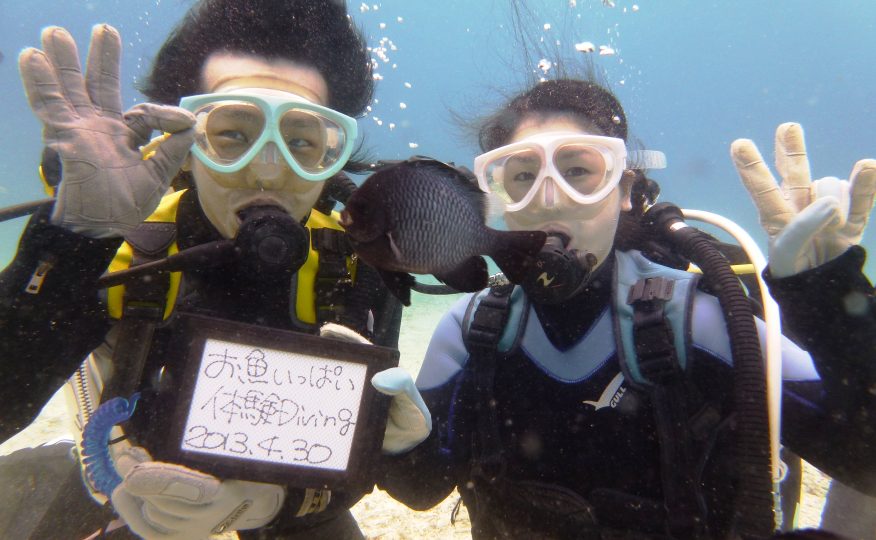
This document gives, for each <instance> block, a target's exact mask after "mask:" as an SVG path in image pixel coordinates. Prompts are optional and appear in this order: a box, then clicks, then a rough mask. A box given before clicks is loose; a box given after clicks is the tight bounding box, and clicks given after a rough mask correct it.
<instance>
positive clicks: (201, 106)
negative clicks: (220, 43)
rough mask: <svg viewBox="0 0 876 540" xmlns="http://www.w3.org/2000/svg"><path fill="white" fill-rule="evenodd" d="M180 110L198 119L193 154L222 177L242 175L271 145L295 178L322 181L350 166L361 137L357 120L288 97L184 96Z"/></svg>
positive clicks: (283, 94) (244, 94)
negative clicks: (232, 174)
mask: <svg viewBox="0 0 876 540" xmlns="http://www.w3.org/2000/svg"><path fill="white" fill-rule="evenodd" d="M179 106H180V107H182V108H183V109H186V110H189V111H191V112H192V113H193V114H194V115H195V119H196V123H195V143H194V144H193V145H192V153H193V154H194V155H195V156H196V157H197V158H198V159H199V160H200V161H201V162H202V163H204V165H206V166H207V167H209V168H211V169H213V170H214V171H216V172H219V173H233V172H237V171H239V170H241V169H243V168H244V167H246V166H247V165H248V164H249V163H250V162H251V161H252V160H253V158H255V157H256V156H257V155H259V153H260V152H262V150H263V149H265V146H266V145H268V143H271V142H272V143H274V145H276V148H277V149H279V151H280V154H281V155H282V156H283V158H284V160H285V161H286V163H287V164H288V165H289V167H290V168H291V169H292V170H293V171H295V174H297V175H298V176H300V177H301V178H303V179H304V180H309V181H312V182H318V181H322V180H325V179H327V178H329V177H330V176H333V175H335V174H336V173H338V172H339V171H340V170H341V168H342V167H343V166H344V165H345V164H346V163H347V160H348V159H350V154H351V153H352V152H353V144H354V143H355V141H356V136H357V134H358V128H357V125H356V120H354V119H353V118H350V117H349V116H347V115H345V114H341V113H339V112H337V111H334V110H332V109H329V108H328V107H323V106H321V105H316V104H315V103H312V102H311V101H309V100H307V99H306V98H303V97H301V96H298V95H295V94H291V93H288V92H279V91H264V92H255V91H253V90H248V91H241V92H239V93H238V92H236V91H232V92H227V93H219V94H202V95H197V96H186V97H184V98H182V100H180V104H179Z"/></svg>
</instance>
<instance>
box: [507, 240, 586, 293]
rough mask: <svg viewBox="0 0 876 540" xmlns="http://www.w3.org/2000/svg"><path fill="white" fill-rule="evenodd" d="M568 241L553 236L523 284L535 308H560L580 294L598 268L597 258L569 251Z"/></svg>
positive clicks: (539, 253) (576, 251) (531, 267)
mask: <svg viewBox="0 0 876 540" xmlns="http://www.w3.org/2000/svg"><path fill="white" fill-rule="evenodd" d="M568 245H569V237H568V236H566V235H565V234H562V233H550V234H549V235H548V238H547V241H546V242H545V244H544V246H543V247H542V248H541V251H539V252H538V254H537V255H536V256H535V257H534V260H533V261H532V264H531V265H530V266H529V271H528V272H527V274H526V277H525V278H524V280H523V282H522V283H521V284H520V286H521V287H523V290H524V291H525V292H526V295H527V296H528V297H529V299H530V300H531V301H532V302H533V303H536V304H547V305H552V304H559V303H562V302H564V301H566V300H568V299H569V298H572V297H574V296H575V295H576V294H578V293H580V292H581V291H582V290H583V289H584V287H585V286H586V285H587V283H588V282H589V281H590V276H591V274H592V273H593V270H594V268H595V267H596V263H597V261H596V256H595V255H594V254H592V253H589V252H586V251H580V250H577V249H567V246H568Z"/></svg>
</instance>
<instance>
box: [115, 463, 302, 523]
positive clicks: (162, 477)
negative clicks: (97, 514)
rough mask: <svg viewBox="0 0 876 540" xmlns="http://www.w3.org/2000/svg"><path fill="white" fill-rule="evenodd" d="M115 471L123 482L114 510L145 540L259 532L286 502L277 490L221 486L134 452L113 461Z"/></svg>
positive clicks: (261, 486)
mask: <svg viewBox="0 0 876 540" xmlns="http://www.w3.org/2000/svg"><path fill="white" fill-rule="evenodd" d="M115 465H116V470H117V471H118V472H119V474H120V475H122V476H123V477H124V481H122V483H121V484H119V485H118V487H116V489H115V490H114V491H113V493H112V497H111V499H112V503H113V508H114V509H115V511H116V512H117V513H118V514H119V516H120V517H121V518H122V519H123V520H124V521H125V523H127V525H128V527H129V528H130V529H131V530H132V531H133V532H135V533H136V534H137V535H138V536H141V537H143V538H146V539H158V538H160V539H163V540H198V539H206V538H208V537H209V536H210V535H212V534H219V533H224V532H228V531H237V530H243V529H257V528H260V527H264V526H265V525H267V524H268V523H270V522H271V521H272V520H273V519H274V517H275V516H276V515H277V514H278V513H279V512H280V509H281V508H282V506H283V499H284V498H285V496H286V491H285V489H284V488H283V487H282V486H276V485H273V484H262V483H259V482H247V481H244V480H220V479H218V478H216V477H214V476H211V475H209V474H204V473H202V472H199V471H195V470H193V469H189V468H188V467H183V466H182V465H176V464H173V463H163V462H160V461H152V459H151V457H150V456H149V454H148V453H147V452H146V451H145V450H144V449H142V448H140V447H137V446H134V447H132V448H130V449H128V450H126V451H125V452H123V453H122V455H120V456H117V457H116V460H115Z"/></svg>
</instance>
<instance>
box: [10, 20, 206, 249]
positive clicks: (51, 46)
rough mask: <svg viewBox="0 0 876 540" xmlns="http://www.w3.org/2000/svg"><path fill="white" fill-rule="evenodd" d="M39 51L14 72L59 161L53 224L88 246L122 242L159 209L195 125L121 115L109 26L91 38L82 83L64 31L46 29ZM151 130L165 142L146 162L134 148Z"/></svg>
mask: <svg viewBox="0 0 876 540" xmlns="http://www.w3.org/2000/svg"><path fill="white" fill-rule="evenodd" d="M42 45H43V50H42V51H41V50H38V49H34V48H29V49H25V50H24V51H22V53H21V55H20V56H19V59H18V64H19V69H20V71H21V79H22V82H23V83H24V88H25V92H26V93H27V98H28V102H29V103H30V106H31V108H32V109H33V111H34V114H36V116H37V117H38V118H39V119H40V120H41V121H42V123H43V142H44V143H45V145H46V146H48V147H50V148H52V149H53V150H55V151H56V152H57V153H58V154H59V155H60V157H61V167H62V177H61V183H60V185H59V186H58V188H57V193H56V201H55V207H54V211H53V213H52V218H51V219H52V223H54V224H56V225H60V226H62V227H65V228H67V229H70V230H72V231H75V232H78V233H81V234H84V235H87V236H91V237H94V238H106V237H112V236H121V235H122V234H123V233H124V232H125V231H128V230H131V229H133V228H134V227H136V226H137V225H139V224H140V223H141V222H142V221H143V220H144V219H145V218H146V217H148V216H149V215H150V214H151V213H152V212H153V211H154V210H155V208H156V207H157V206H158V203H159V202H160V200H161V197H162V195H164V192H165V191H166V190H167V187H168V186H169V185H170V181H171V179H172V178H173V176H174V175H175V174H176V172H177V171H178V170H179V167H180V166H181V165H182V162H183V160H184V159H185V157H186V155H187V153H188V150H189V148H190V147H191V145H192V140H193V137H194V133H193V130H192V129H191V127H192V126H193V125H194V123H195V120H194V117H193V116H192V114H191V113H189V112H188V111H186V110H184V109H180V108H178V107H170V106H166V105H156V104H150V103H144V104H140V105H137V106H135V107H133V108H132V109H131V110H129V111H128V112H127V113H125V114H124V115H123V114H122V111H121V109H122V98H121V91H120V83H119V59H120V55H121V37H120V36H119V33H118V32H117V31H116V30H115V29H114V28H112V27H111V26H108V25H97V26H95V27H94V29H93V30H92V35H91V48H90V50H89V53H88V63H87V65H86V72H85V76H83V74H82V70H81V68H80V65H79V55H78V52H77V50H76V43H75V42H74V41H73V38H72V36H70V34H69V33H68V32H67V31H66V30H64V29H63V28H59V27H57V26H52V27H48V28H46V29H45V30H43V32H42ZM153 130H160V131H162V132H165V133H169V134H170V135H167V136H166V139H165V140H164V141H163V142H162V143H161V145H160V146H159V147H158V149H157V151H156V152H155V154H154V155H153V156H152V157H151V159H148V160H144V159H143V156H142V155H141V152H140V146H142V145H144V144H146V143H147V142H148V141H149V137H150V135H151V134H152V131H153Z"/></svg>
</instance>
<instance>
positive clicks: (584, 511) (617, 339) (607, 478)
mask: <svg viewBox="0 0 876 540" xmlns="http://www.w3.org/2000/svg"><path fill="white" fill-rule="evenodd" d="M627 140H628V134H627V120H626V116H625V114H624V111H623V109H622V107H621V105H620V103H619V102H618V101H617V99H616V98H615V97H614V96H613V95H612V94H611V93H610V92H609V91H607V90H606V89H604V88H603V87H601V86H600V85H599V84H597V83H594V82H592V81H586V80H572V79H559V80H549V81H546V82H541V83H538V84H536V85H535V86H533V87H531V88H530V89H528V90H526V91H524V92H522V93H520V94H518V95H517V96H516V97H514V98H513V99H511V100H510V101H509V102H508V103H506V104H505V105H504V106H503V107H502V108H501V109H500V110H498V111H497V112H495V113H494V114H492V115H491V116H488V117H487V119H486V120H485V121H484V123H483V124H482V126H481V130H480V146H481V149H482V151H483V152H484V153H483V154H481V155H480V156H478V157H477V158H476V159H475V163H474V172H475V174H476V176H477V179H478V182H479V185H480V186H481V188H482V189H483V190H484V191H487V192H490V193H492V194H495V195H497V196H499V197H500V198H501V199H503V200H504V202H505V205H506V206H505V213H504V223H505V225H506V226H507V228H508V229H510V230H531V229H537V230H543V231H547V232H548V233H550V234H551V235H552V238H551V239H549V242H548V244H547V245H546V246H545V248H543V249H542V253H541V254H540V255H539V256H538V257H537V258H536V259H535V261H534V263H533V264H532V265H531V269H530V277H529V279H527V280H526V281H524V282H523V283H522V284H521V285H520V286H514V285H512V284H507V283H506V284H500V285H497V286H494V287H492V288H491V289H490V290H487V291H482V292H480V293H476V294H474V295H469V296H467V297H466V298H464V299H462V300H461V301H459V302H458V303H457V304H455V306H454V307H453V308H452V309H451V311H450V312H448V313H447V314H446V315H445V316H444V318H443V319H442V320H441V322H440V323H439V325H438V328H437V329H436V331H435V333H434V334H433V338H432V341H431V342H430V344H429V348H428V350H427V352H426V357H425V360H424V363H423V367H422V368H421V371H420V373H419V375H418V377H417V386H418V387H419V388H420V391H421V393H422V395H423V397H424V399H425V401H426V403H427V405H428V407H429V410H430V411H431V413H432V419H433V426H434V429H433V431H432V433H431V434H430V436H429V437H428V438H427V439H426V440H425V441H424V442H423V443H421V444H420V445H419V446H417V447H416V448H414V449H413V450H412V451H410V452H409V453H407V454H404V455H402V456H399V457H397V458H394V461H395V466H394V467H393V468H391V469H389V471H390V473H391V474H390V475H389V476H388V477H387V478H386V479H385V480H384V481H383V482H382V483H381V484H379V485H380V486H381V487H382V488H383V489H386V490H387V491H388V492H389V493H390V494H392V495H393V496H394V497H395V498H397V499H398V500H400V501H402V502H404V503H405V504H407V505H409V506H411V507H412V508H415V509H425V508H429V507H431V506H433V505H434V504H436V503H438V502H440V501H441V500H443V499H444V498H445V497H446V496H447V495H448V493H450V492H451V490H452V489H453V488H457V489H458V490H459V492H460V494H461V496H462V502H463V503H464V504H465V506H466V508H467V510H468V512H469V515H470V517H471V522H472V536H473V538H476V539H493V538H727V537H735V535H740V536H741V537H752V538H758V537H764V538H765V537H768V536H770V535H771V534H772V532H773V530H774V529H775V528H776V527H777V526H778V523H776V520H775V516H774V513H773V504H774V493H773V481H776V480H777V478H775V475H774V473H773V469H772V467H771V461H770V453H771V450H770V447H771V444H772V441H770V436H769V428H768V425H767V424H768V422H767V416H768V415H767V410H768V409H767V399H766V395H765V394H766V391H765V381H764V369H763V360H762V358H761V356H760V355H761V352H760V350H761V349H760V344H759V343H758V333H761V334H764V333H765V331H764V323H763V321H760V320H755V318H754V317H753V316H752V306H751V303H750V301H749V300H748V299H747V298H746V297H745V296H744V292H742V288H741V286H739V283H738V278H737V277H736V276H735V275H734V274H733V273H732V270H730V266H729V264H728V263H727V262H726V261H725V260H723V256H720V253H719V254H718V255H719V259H721V260H719V261H717V264H712V263H710V262H709V260H708V259H709V257H712V252H708V253H706V255H707V256H702V254H701V253H698V252H697V250H698V249H700V248H702V249H701V251H704V252H705V251H706V248H705V247H703V246H702V244H703V243H705V244H708V246H707V247H709V248H713V247H714V246H712V244H713V243H715V241H714V240H713V239H709V238H708V237H705V235H703V236H698V235H697V234H696V233H694V232H693V229H692V228H691V227H687V226H686V224H685V223H684V222H683V221H682V220H681V211H680V210H678V209H677V208H674V207H672V206H671V205H668V206H667V205H665V204H664V203H661V204H660V205H654V206H653V207H652V204H653V203H654V195H655V194H656V192H657V191H658V189H657V187H656V184H655V183H654V182H653V181H651V180H649V179H648V178H647V177H646V176H645V174H644V172H645V170H647V169H655V168H660V167H662V166H663V165H664V164H665V163H664V160H663V159H662V156H661V155H660V154H659V153H657V152H652V151H644V152H633V151H630V150H628V149H627ZM777 152H779V153H780V154H781V155H782V156H783V157H782V158H780V160H779V167H778V168H779V172H780V174H781V175H782V178H783V180H784V182H783V184H782V185H781V186H779V184H778V183H777V182H776V181H775V180H774V179H773V177H772V174H771V173H770V172H769V169H768V168H766V166H765V165H763V161H762V159H758V158H759V157H760V155H759V153H757V150H756V148H755V147H754V145H753V143H751V141H744V140H740V141H737V142H736V143H734V146H733V157H734V161H735V162H736V164H737V168H738V169H739V171H740V176H741V177H742V179H743V181H744V183H745V184H746V186H747V187H748V188H749V191H750V192H751V194H752V197H753V199H754V200H755V203H756V205H757V206H758V208H759V210H760V211H761V219H762V222H763V223H764V224H765V225H766V226H767V231H768V232H769V233H770V235H771V238H772V240H773V241H772V244H771V245H772V249H771V252H770V260H771V261H772V260H776V261H777V263H778V267H777V268H773V267H772V266H770V267H769V268H768V269H767V272H766V274H765V278H766V281H767V283H768V284H769V288H770V292H771V293H772V294H773V295H774V296H775V297H776V299H777V300H778V301H779V304H780V306H781V308H782V312H783V314H785V315H786V320H788V321H789V329H790V330H791V331H793V332H794V335H797V336H804V337H803V338H802V339H801V340H800V343H801V345H800V346H798V345H797V344H795V343H794V342H792V341H790V340H789V339H787V338H784V340H783V341H782V343H781V348H780V351H781V364H782V366H781V372H782V376H783V378H784V389H783V395H782V405H783V412H782V420H783V423H782V443H783V444H784V445H786V446H787V447H789V448H790V449H792V450H793V451H794V452H796V453H798V454H799V455H801V456H802V457H804V458H805V459H807V460H809V461H810V462H812V463H815V464H817V466H818V467H819V468H822V469H823V470H825V471H827V472H829V474H832V475H834V476H836V477H840V478H843V479H844V481H847V482H851V483H853V484H854V485H856V486H858V487H859V488H860V489H864V490H869V491H870V492H874V491H876V469H874V466H873V463H872V460H870V459H869V458H868V457H867V456H870V455H872V454H871V452H870V451H868V450H867V448H872V446H871V445H873V444H874V443H876V434H874V432H873V430H872V427H871V426H872V421H871V420H868V418H870V419H871V418H872V414H873V413H874V412H876V399H874V397H873V394H872V392H869V391H868V390H867V387H868V386H869V385H872V384H874V382H876V376H874V373H876V372H874V370H873V369H872V367H868V366H872V365H873V358H872V354H871V352H872V350H873V346H874V342H873V340H874V339H876V337H874V333H873V331H874V330H876V316H874V313H873V308H872V307H871V306H872V303H871V300H872V295H873V289H872V286H871V285H870V283H869V281H868V280H867V278H866V277H865V276H863V274H862V273H861V267H862V264H863V250H862V249H861V248H860V247H859V246H857V245H855V244H857V242H858V241H859V240H860V232H862V230H863V225H864V224H866V222H867V219H868V217H869V213H870V209H871V207H872V205H873V193H874V187H876V162H874V161H873V160H864V161H861V162H859V163H858V165H857V166H856V168H855V169H854V170H853V173H852V175H851V177H850V178H851V180H850V181H849V182H845V181H840V183H842V182H844V184H842V186H833V184H830V182H821V181H815V182H812V181H811V180H810V179H809V177H808V161H806V159H807V158H806V153H805V146H804V145H803V141H802V131H801V130H800V129H799V126H795V125H790V127H789V126H782V127H780V129H779V131H778V132H777ZM790 162H793V163H790ZM791 165H793V166H791ZM804 166H805V167H804ZM804 168H805V171H806V176H805V177H804V175H803V173H802V171H803V170H804ZM810 184H811V185H814V186H816V187H817V186H820V185H822V186H823V187H826V188H829V187H831V186H833V187H834V188H835V189H831V190H826V189H822V190H821V191H819V190H818V189H812V190H810V189H809V186H810ZM827 184H830V185H827ZM802 187H805V188H806V190H805V197H804V190H803V189H797V191H795V193H796V198H795V199H794V200H793V201H792V202H791V203H787V202H785V201H784V200H779V199H780V198H781V197H782V195H781V194H782V192H783V190H787V189H789V188H802ZM843 190H844V191H843ZM827 191H829V192H830V193H832V194H838V193H846V199H845V200H847V201H848V200H851V201H853V202H852V203H851V204H850V205H849V206H847V207H846V208H845V209H843V208H842V205H841V204H837V203H836V202H833V203H831V201H829V200H827V199H823V198H820V197H819V196H818V194H819V193H822V194H824V193H825V192H827ZM810 193H811V199H810V198H809V197H810ZM837 200H840V199H836V198H834V201H837ZM810 203H813V204H810ZM813 207H814V208H815V210H812V209H811V208H813ZM840 218H841V219H840ZM832 219H833V220H834V221H836V222H837V223H840V222H842V223H848V224H854V227H849V228H845V229H844V228H843V227H845V225H841V226H833V225H830V224H829V222H830V221H831V220H832ZM825 224H828V225H829V226H825ZM813 242H814V243H815V244H817V245H822V246H831V247H830V249H814V248H813V249H810V247H809V246H811V245H813ZM690 245H695V246H698V247H697V249H693V250H689V249H687V247H689V246H690ZM798 253H800V254H802V256H800V257H798V256H797V255H796V254H798ZM694 258H696V259H697V260H696V261H695V262H696V263H697V264H700V265H703V266H702V268H703V275H700V274H695V273H691V272H687V271H686V270H687V268H688V263H689V262H691V261H693V260H694ZM655 261H659V262H660V263H662V264H658V262H655ZM786 261H791V263H788V262H786ZM734 262H735V261H734ZM713 266H719V267H722V269H725V270H726V271H727V272H729V281H728V275H727V274H721V275H718V274H716V273H715V274H713V273H712V267H713ZM722 280H723V281H722ZM734 287H735V288H737V289H738V291H739V292H740V293H741V294H742V296H741V298H739V297H733V298H730V296H729V293H728V292H727V291H726V289H732V288H734ZM728 298H730V300H731V301H732V302H737V303H736V304H733V303H731V304H729V306H730V307H729V308H728V307H727V305H726V304H725V300H726V299H728ZM849 299H858V300H860V301H859V302H857V303H856V304H855V305H856V306H857V307H858V309H856V310H848V309H846V304H847V303H848V302H849ZM740 301H741V303H738V302H740ZM746 310H747V311H746ZM743 312H745V313H747V315H746V314H745V313H743ZM741 323H745V325H747V327H746V329H745V330H746V331H747V332H748V334H747V335H740V332H739V329H740V324H741ZM740 344H741V345H742V348H743V349H746V350H743V351H741V352H740V351H739V350H738V349H739V346H740ZM801 346H802V347H805V348H806V350H803V348H801ZM752 351H753V352H752ZM810 355H811V356H810ZM743 360H744V362H743ZM743 370H748V371H747V372H746V373H747V375H746V376H747V377H748V379H747V381H748V382H746V379H745V378H744V377H743V378H742V379H740V376H739V374H740V373H742V371H743ZM752 370H753V371H752ZM752 373H753V376H752ZM850 380H851V381H853V382H852V383H849V381H850ZM749 386H750V387H751V388H750V389H749V388H747V387H749ZM749 390H750V392H749V393H747V394H746V393H744V392H748V391H749ZM740 392H743V393H742V394H740ZM740 396H747V397H743V398H742V399H741V400H740ZM412 479H415V481H412Z"/></svg>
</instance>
